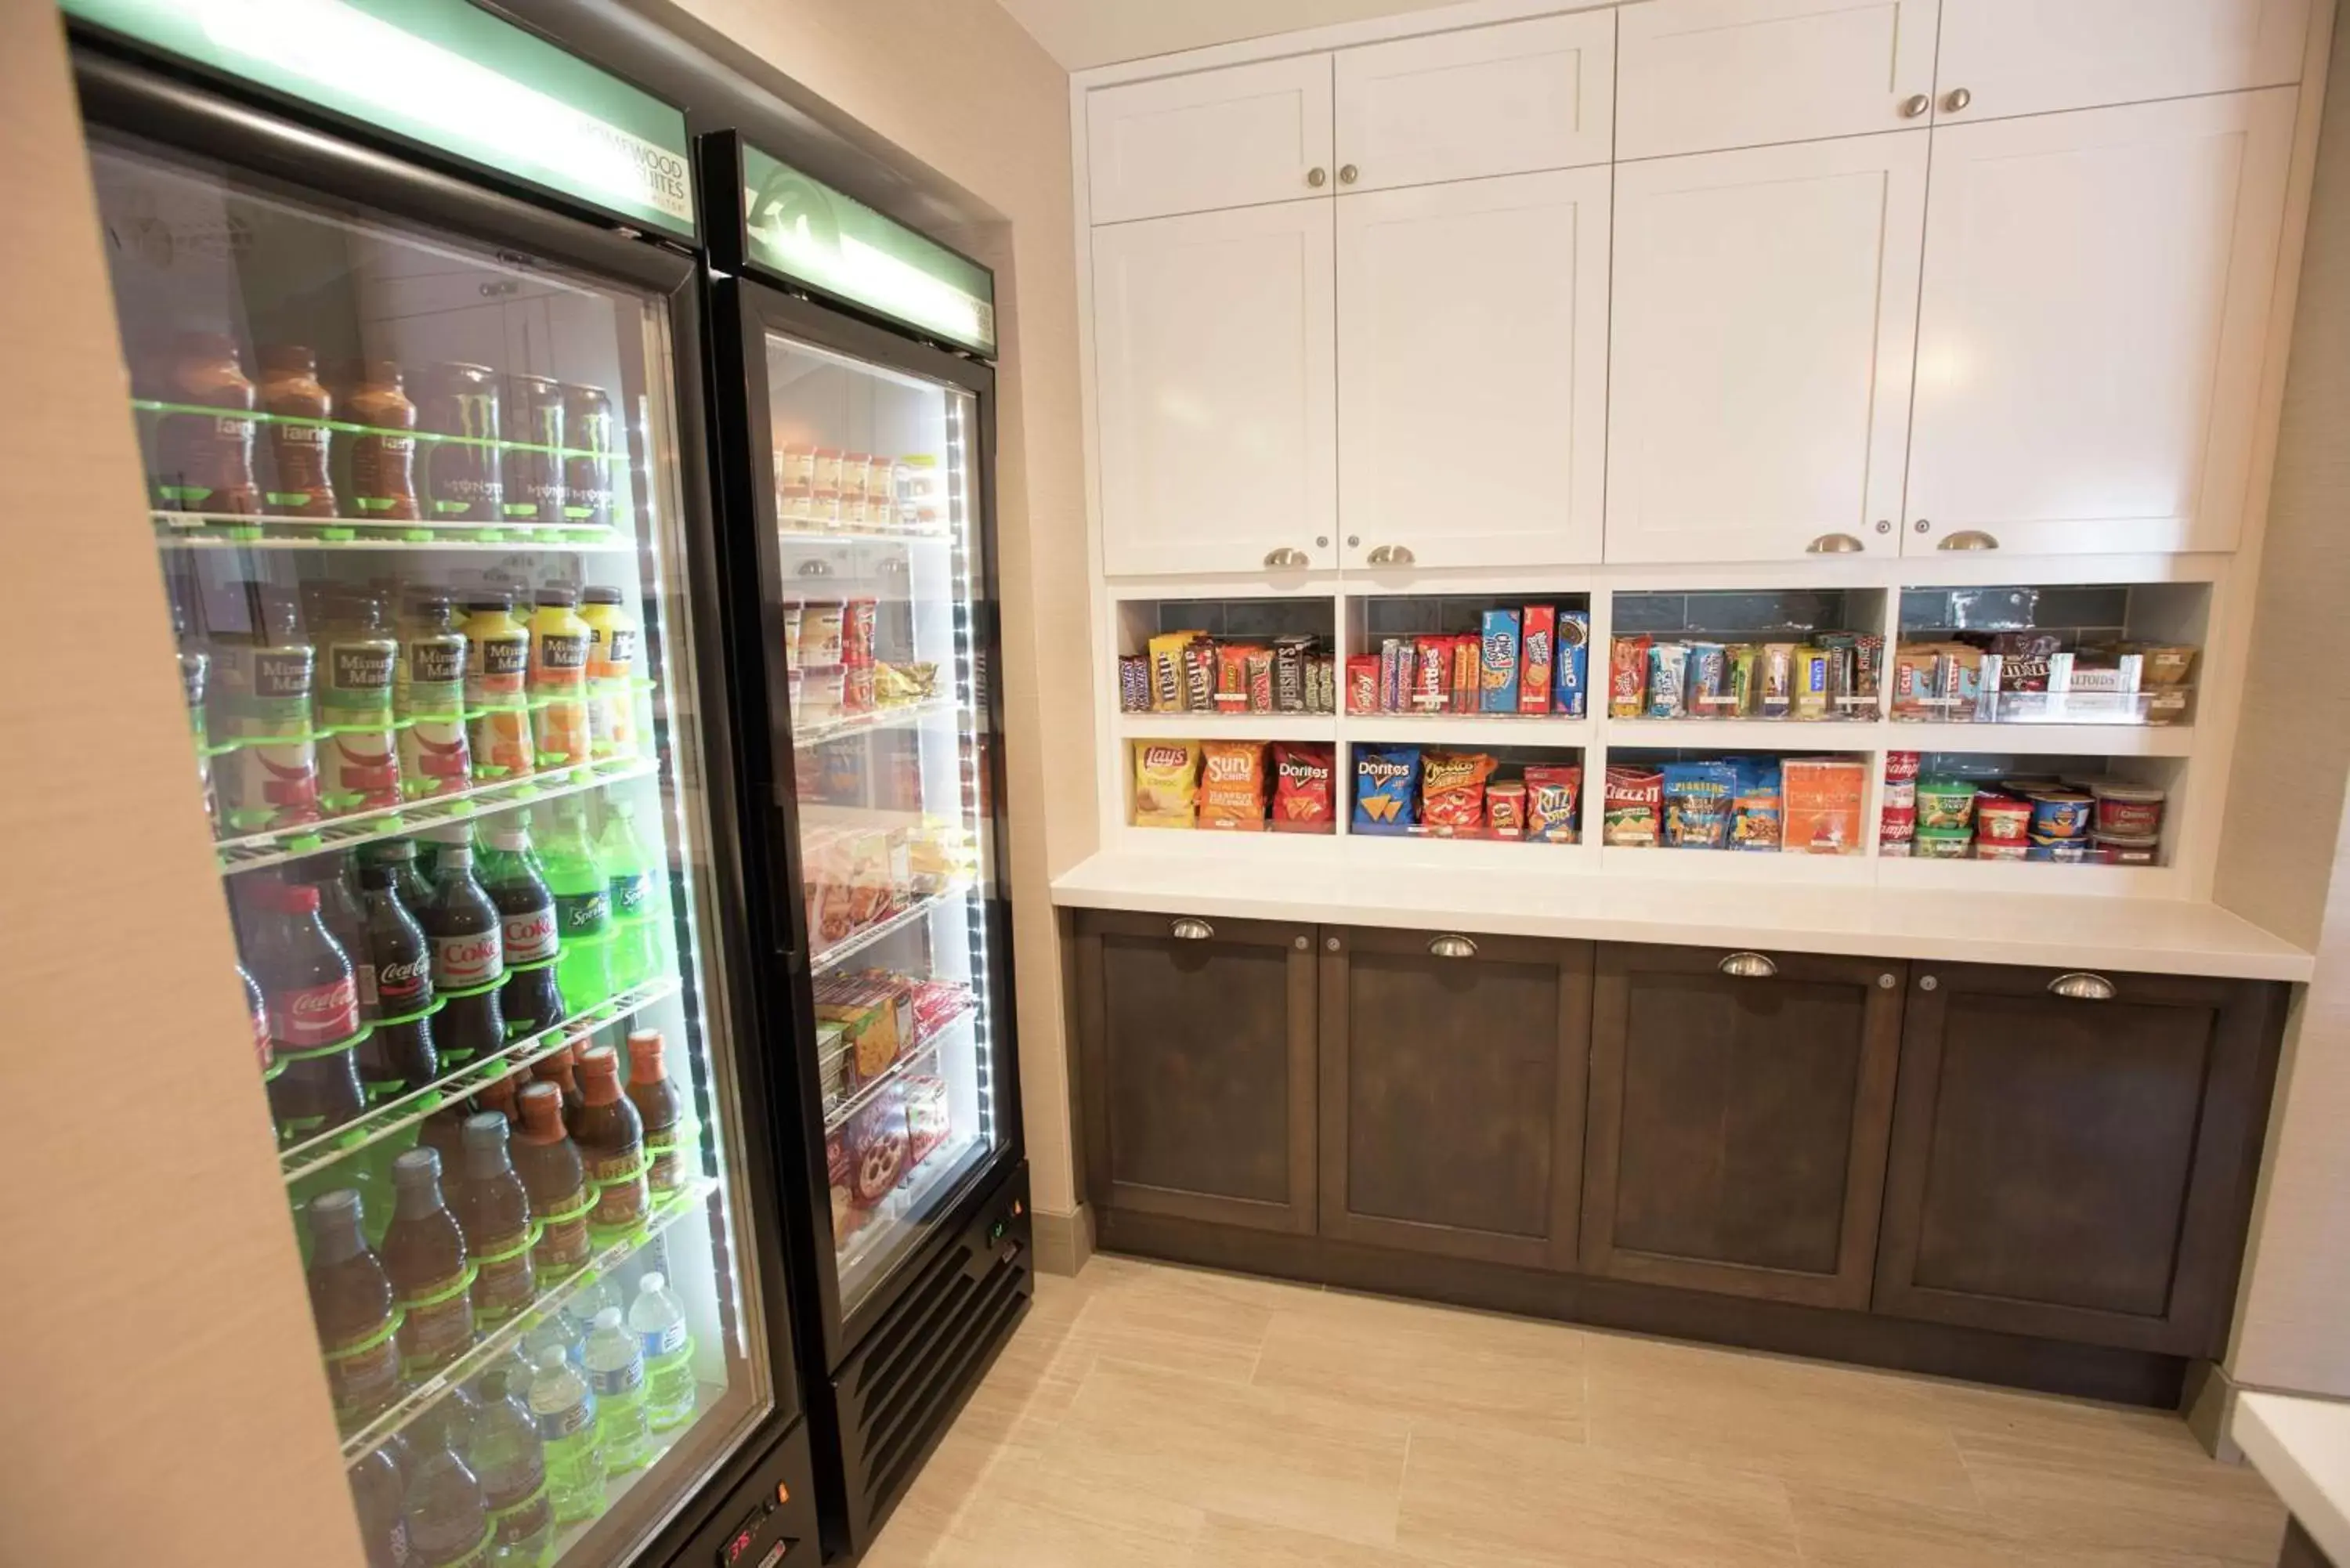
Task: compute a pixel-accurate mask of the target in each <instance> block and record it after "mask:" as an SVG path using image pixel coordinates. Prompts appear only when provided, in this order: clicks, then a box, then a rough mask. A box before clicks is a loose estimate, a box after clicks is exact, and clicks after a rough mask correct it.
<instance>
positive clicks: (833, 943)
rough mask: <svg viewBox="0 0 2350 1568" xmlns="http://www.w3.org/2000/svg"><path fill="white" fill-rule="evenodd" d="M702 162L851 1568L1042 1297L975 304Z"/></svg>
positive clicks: (837, 1481) (718, 384)
mask: <svg viewBox="0 0 2350 1568" xmlns="http://www.w3.org/2000/svg"><path fill="white" fill-rule="evenodd" d="M700 156H701V163H702V177H703V180H704V187H703V188H704V192H705V202H706V204H707V206H708V209H709V211H710V213H711V222H710V245H711V251H712V266H713V273H714V277H715V283H714V285H713V287H714V303H713V305H712V327H713V333H712V341H713V346H714V347H713V354H712V362H713V367H714V373H713V405H714V407H715V408H716V410H717V411H718V414H719V426H720V431H721V440H720V447H721V456H722V470H723V475H724V477H723V482H722V486H721V488H722V491H723V495H724V506H723V511H724V514H725V516H726V524H727V525H726V529H725V533H726V535H727V536H728V539H729V543H730V545H731V546H732V555H731V557H730V558H731V560H732V562H733V569H734V572H735V576H736V582H735V585H734V591H733V601H732V603H731V604H730V612H731V615H732V618H733V622H734V625H735V627H736V628H737V631H738V637H739V640H738V642H737V644H736V649H735V652H736V662H737V665H738V667H739V668H740V669H741V670H743V672H744V676H745V680H744V687H745V696H744V708H745V711H746V715H747V713H748V712H749V711H751V710H752V709H753V707H754V702H753V700H752V699H751V698H750V696H749V695H748V688H749V686H750V684H751V683H752V682H753V681H754V680H755V681H757V682H759V683H761V684H763V685H764V702H763V705H764V712H765V717H766V723H765V725H764V732H765V733H764V742H765V744H764V747H757V746H754V743H753V742H752V740H751V739H750V738H749V737H748V736H747V735H746V739H745V742H744V745H745V752H746V758H745V763H744V767H745V770H746V773H748V774H751V775H752V776H753V778H754V781H755V782H754V792H755V793H756V794H759V795H760V796H761V798H763V799H764V801H765V802H766V804H767V807H768V809H767V810H766V811H765V812H764V813H763V814H762V815H761V816H760V819H759V820H758V821H757V822H756V823H755V827H756V828H757V830H758V836H760V837H761V838H762V839H763V841H764V850H765V852H764V855H763V857H761V858H762V860H763V862H764V867H765V869H766V873H767V877H768V880H769V885H770V888H771V896H770V897H769V898H766V899H765V900H763V901H762V902H763V907H764V908H765V909H767V910H768V911H770V919H771V921H772V927H771V929H769V930H767V931H766V932H765V933H764V940H765V942H766V944H767V945H768V946H769V947H770V948H771V950H773V951H774V952H775V954H776V955H777V969H778V972H779V973H780V974H781V975H782V977H783V978H784V980H785V990H787V992H788V996H787V997H785V998H783V999H781V1000H782V1002H784V1004H785V1008H787V1012H788V1017H789V1019H790V1023H791V1033H792V1036H793V1052H792V1060H791V1062H790V1064H789V1075H788V1085H787V1089H788V1093H787V1094H786V1096H785V1098H786V1099H787V1100H788V1101H789V1102H791V1105H790V1114H791V1116H795V1117H796V1119H797V1120H798V1122H799V1124H800V1132H801V1137H800V1141H799V1145H798V1153H799V1163H800V1165H801V1167H802V1170H803V1180H802V1183H801V1185H802V1186H803V1188H804V1191H805V1201H804V1203H803V1204H802V1206H801V1208H802V1213H801V1215H800V1217H799V1219H800V1222H799V1223H798V1224H796V1225H795V1226H794V1227H793V1233H794V1235H795V1237H796V1238H798V1239H799V1240H800V1241H801V1242H802V1244H803V1247H804V1252H803V1256H802V1258H801V1270H800V1272H802V1273H804V1274H805V1276H806V1279H807V1281H808V1283H809V1286H810V1289H809V1291H808V1293H807V1295H806V1311H805V1327H804V1333H803V1338H804V1340H805V1341H806V1342H807V1343H808V1345H809V1346H810V1361H811V1363H814V1362H816V1361H818V1360H820V1361H821V1363H822V1365H821V1366H820V1367H818V1366H815V1365H811V1366H810V1367H809V1380H810V1384H811V1389H810V1401H811V1406H812V1408H813V1413H814V1424H815V1427H816V1453H817V1458H818V1465H819V1480H820V1482H821V1483H822V1484H823V1485H824V1486H825V1487H826V1490H827V1502H828V1505H829V1506H828V1507H827V1516H828V1518H827V1528H828V1530H831V1531H832V1532H833V1535H832V1538H831V1539H830V1540H829V1542H828V1545H829V1546H830V1547H831V1548H833V1549H834V1550H836V1551H845V1552H862V1551H863V1550H864V1549H865V1547H866V1546H867V1545H868V1544H869V1542H871V1540H872V1538H873V1534H874V1532H876V1531H877V1530H878V1529H879V1525H880V1522H881V1521H882V1520H883V1519H884V1518H886V1517H887V1515H888V1513H889V1509H890V1508H891V1506H892V1505H893V1504H894V1503H895V1501H897V1499H898V1498H899V1496H900V1495H902V1493H903V1491H904V1490H905V1488H906V1486H907V1485H908V1484H909V1483H910V1481H911V1480H912V1479H913V1477H914V1475H915V1474H916V1473H917V1472H918V1470H919V1469H920V1464H921V1461H922V1459H923V1458H924V1457H925V1456H926V1455H927V1454H928V1453H929V1451H930V1449H931V1446H932V1445H933V1444H934V1443H935V1442H936V1440H937V1438H938V1437H939V1436H940V1435H941V1433H942V1432H943V1431H944V1429H945V1427H946V1425H947V1423H948V1422H949V1421H950V1420H951V1418H952V1417H953V1415H954V1413H955V1411H956V1410H957V1409H959V1408H960V1407H961V1405H962V1400H963V1397H965V1396H966V1395H967V1394H968V1393H969V1391H970V1389H971V1387H972V1386H973V1385H974V1384H975V1383H976V1381H977V1380H978V1378H979V1376H981V1374H982V1373H983V1372H984V1370H985V1369H986V1366H988V1364H989V1363H990V1361H991V1360H992V1359H993V1355H994V1353H995V1351H996V1350H997V1349H998V1348H999V1347H1000V1346H1001V1345H1002V1344H1003V1340H1004V1338H1005V1337H1006V1336H1007V1335H1008V1334H1009V1333H1010V1332H1011V1330H1012V1328H1013V1327H1014V1325H1015V1324H1016V1323H1017V1322H1018V1320H1019V1317H1020V1315H1021V1314H1022V1313H1023V1312H1024V1310H1025V1307H1026V1305H1027V1303H1028V1301H1029V1299H1030V1296H1031V1294H1032V1293H1033V1288H1034V1269H1033V1260H1032V1259H1031V1257H1030V1254H1029V1250H1028V1241H1029V1234H1030V1230H1029V1216H1028V1212H1027V1186H1026V1180H1027V1171H1026V1166H1025V1164H1024V1145H1023V1143H1022V1138H1021V1129H1020V1125H1019V1096H1018V1091H1017V1083H1016V1071H1017V1069H1016V1064H1015V1054H1014V1024H1013V1007H1012V996H1011V951H1010V940H1011V938H1010V920H1009V916H1008V909H1009V904H1008V894H1007V890H1006V888H1005V882H1004V877H1005V870H1004V859H1003V816H1002V809H1001V802H1002V798H1003V791H1002V768H1003V741H1002V737H1003V724H1002V712H1001V707H1000V704H999V701H998V698H997V692H996V686H995V682H994V679H993V674H994V670H995V666H996V660H997V649H998V637H997V608H996V598H995V591H994V575H993V574H994V563H993V526H992V517H991V496H992V491H991V473H990V465H991V462H992V454H993V437H994V389H995V378H994V371H993V369H992V367H991V366H990V364H989V363H988V358H989V357H991V356H992V355H993V352H994V347H995V340H994V329H993V280H992V277H991V275H989V273H988V272H987V270H986V269H985V268H984V267H983V266H980V265H978V264H976V263H973V262H972V261H969V260H967V259H966V258H964V257H962V256H961V255H959V254H955V253H954V252H952V251H951V250H948V249H947V248H945V247H944V246H942V245H940V244H936V243H934V242H932V241H931V240H929V239H927V238H925V237H923V236H921V235H919V234H914V233H913V232H911V231H910V230H907V229H904V228H901V227H899V225H897V224H895V223H891V222H890V221H889V220H888V219H886V218H884V217H882V216H881V215H880V214H879V213H874V212H872V211H870V210H869V209H868V208H865V207H863V206H861V205H860V204H858V202H854V201H851V200H850V199H848V198H847V197H846V196H844V195H842V194H841V193H840V192H837V191H834V190H831V189H829V188H827V186H825V185H823V184H822V183H820V182H817V181H816V180H814V179H812V178H810V177H808V176H806V175H805V174H803V173H801V172H799V171H795V170H794V169H792V168H791V167H790V166H789V165H787V164H785V163H784V162H782V161H778V160H777V159H775V158H773V157H770V156H768V155H766V154H764V152H762V151H760V150H759V149H757V148H755V147H753V146H750V145H748V144H746V143H745V142H744V141H743V140H741V139H740V138H739V137H736V136H734V135H733V134H722V135H714V136H708V137H704V138H703V139H702V142H701V147H700ZM748 728H749V726H748V725H747V724H746V730H747V729H748ZM754 751H755V752H757V753H759V754H758V755H757V756H756V757H755V758H754V757H752V756H751V755H750V754H749V753H753V752H754Z"/></svg>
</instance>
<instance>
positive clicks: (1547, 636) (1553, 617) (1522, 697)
mask: <svg viewBox="0 0 2350 1568" xmlns="http://www.w3.org/2000/svg"><path fill="white" fill-rule="evenodd" d="M1524 616H1525V621H1524V631H1523V644H1524V649H1525V651H1524V656H1523V658H1522V659H1520V660H1519V662H1518V711H1519V712H1521V713H1547V712H1549V711H1550V697H1551V673H1550V670H1551V660H1552V659H1553V657H1554V656H1555V646H1556V642H1557V631H1558V610H1557V609H1556V607H1554V606H1551V605H1528V606H1527V607H1525V610H1524Z"/></svg>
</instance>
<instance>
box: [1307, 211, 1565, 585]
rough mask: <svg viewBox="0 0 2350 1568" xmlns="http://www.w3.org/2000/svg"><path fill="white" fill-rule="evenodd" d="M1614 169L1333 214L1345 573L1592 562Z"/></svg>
mask: <svg viewBox="0 0 2350 1568" xmlns="http://www.w3.org/2000/svg"><path fill="white" fill-rule="evenodd" d="M1608 182H1609V172H1608V171H1607V170H1606V169H1604V168H1603V169H1577V170H1568V171H1553V172H1549V173H1541V174H1518V175H1513V176H1510V177H1509V178H1506V179H1501V180H1474V181H1468V182H1461V183H1457V184H1449V185H1426V186H1420V187H1418V188H1415V189H1411V190H1404V191H1382V192H1375V193H1373V194H1369V195H1364V196H1350V197H1348V198H1347V200H1345V201H1343V202H1339V203H1338V204H1337V210H1338V421H1339V422H1338V453H1339V467H1338V520H1339V524H1340V527H1341V529H1342V530H1343V533H1344V538H1343V540H1342V543H1343V544H1344V545H1346V550H1345V554H1344V556H1343V557H1342V562H1341V564H1342V565H1344V566H1346V567H1347V569H1348V570H1350V571H1351V570H1354V569H1357V568H1358V567H1360V568H1367V569H1370V570H1374V571H1376V570H1377V569H1378V567H1380V566H1439V567H1440V566H1517V565H1525V566H1552V565H1576V564H1583V563H1589V562H1596V560H1598V559H1599V538H1600V516H1601V509H1602V506H1603V504H1604V501H1605V497H1606V491H1605V486H1606V475H1605V472H1604V463H1605V461H1606V457H1607V452H1606V441H1607V265H1608V256H1607V223H1608Z"/></svg>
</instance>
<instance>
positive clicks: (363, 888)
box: [359, 861, 441, 1100]
mask: <svg viewBox="0 0 2350 1568" xmlns="http://www.w3.org/2000/svg"><path fill="white" fill-rule="evenodd" d="M359 902H360V912H361V913H362V914H363V915H364V916H365V917H366V920H367V924H366V927H365V936H364V946H363V948H362V949H361V959H360V969H361V971H363V972H364V973H365V974H366V975H367V976H368V977H369V980H370V981H372V982H373V984H372V988H371V989H372V990H373V991H374V993H375V1008H376V1024H375V1029H374V1031H373V1032H372V1033H369V1036H368V1038H367V1044H365V1045H363V1046H361V1047H360V1050H359V1080H360V1082H361V1083H362V1084H364V1085H366V1087H367V1092H368V1098H369V1099H370V1100H377V1099H390V1098H392V1097H394V1096H399V1095H404V1094H406V1093H407V1092H408V1091H409V1090H411V1089H413V1088H417V1087H419V1086H421V1085H425V1084H429V1083H431V1082H432V1080H433V1079H434V1078H436V1077H438V1076H440V1075H441V1057H440V1054H439V1052H437V1051H436V1050H435V1049H434V1048H433V1043H432V948H431V947H430V946H429V945H427V943H426V942H425V940H424V928H423V927H422V926H421V925H419V924H417V921H416V917H415V916H413V915H411V914H410V913H409V912H408V906H407V905H406V904H404V903H402V902H401V901H400V887H399V883H398V881H397V880H396V878H395V874H394V870H393V867H391V866H390V865H389V864H387V863H385V862H382V861H377V862H376V863H374V864H372V865H369V866H367V867H363V868H362V869H361V870H360V872H359ZM369 989H370V987H369V985H367V984H364V983H363V984H362V985H361V987H360V990H361V992H366V991H368V990H369Z"/></svg>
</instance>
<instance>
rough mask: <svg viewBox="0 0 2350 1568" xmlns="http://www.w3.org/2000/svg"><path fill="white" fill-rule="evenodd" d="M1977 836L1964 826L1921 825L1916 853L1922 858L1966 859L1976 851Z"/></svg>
mask: <svg viewBox="0 0 2350 1568" xmlns="http://www.w3.org/2000/svg"><path fill="white" fill-rule="evenodd" d="M1974 846H1975V836H1974V834H1973V832H1972V831H1971V830H1970V829H1968V828H1964V827H1921V828H1919V829H1918V836H1917V839H1916V848H1915V850H1914V851H1913V853H1914V854H1916V856H1917V857H1918V859H1920V860H1964V859H1966V858H1967V857H1969V856H1970V855H1972V854H1973V853H1974Z"/></svg>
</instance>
